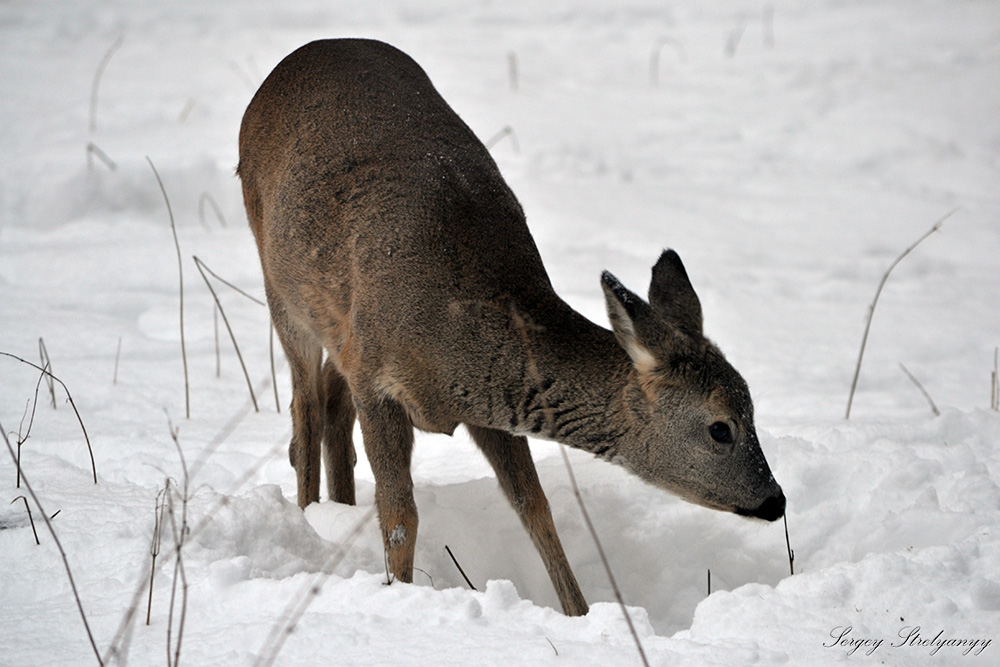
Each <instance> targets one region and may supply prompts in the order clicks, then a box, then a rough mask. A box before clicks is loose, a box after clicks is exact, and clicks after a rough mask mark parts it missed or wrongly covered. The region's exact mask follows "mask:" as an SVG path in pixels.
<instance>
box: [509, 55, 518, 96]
mask: <svg viewBox="0 0 1000 667" xmlns="http://www.w3.org/2000/svg"><path fill="white" fill-rule="evenodd" d="M518 78H519V76H518V67H517V54H516V53H514V52H513V51H508V52H507V83H508V84H509V85H510V92H512V93H516V92H517V91H518V89H519V88H520V83H519V81H518Z"/></svg>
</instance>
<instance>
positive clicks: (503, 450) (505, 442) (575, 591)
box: [468, 426, 589, 616]
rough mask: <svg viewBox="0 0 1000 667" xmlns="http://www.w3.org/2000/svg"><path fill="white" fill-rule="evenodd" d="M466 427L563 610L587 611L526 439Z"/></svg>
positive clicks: (579, 613) (570, 613) (578, 613)
mask: <svg viewBox="0 0 1000 667" xmlns="http://www.w3.org/2000/svg"><path fill="white" fill-rule="evenodd" d="M468 429H469V433H470V434H471V435H472V439H473V440H475V442H476V444H477V445H478V446H479V449H480V450H482V452H483V454H484V455H485V456H486V459H487V460H488V461H489V462H490V465H491V466H493V470H494V471H495V472H496V474H497V481H498V482H499V483H500V488H502V489H503V491H504V494H505V495H506V496H507V499H508V500H509V501H510V504H511V505H513V507H514V510H515V511H516V512H517V514H518V516H520V517H521V523H522V524H524V527H525V529H526V530H527V531H528V534H529V535H531V541H532V542H533V543H534V544H535V548H536V549H537V550H538V553H539V554H540V555H541V557H542V562H544V563H545V569H546V570H547V571H548V573H549V578H550V579H551V580H552V585H553V586H554V587H555V589H556V595H558V596H559V602H560V604H562V608H563V613H565V614H566V615H567V616H583V615H585V614H586V613H587V612H588V611H589V607H588V606H587V600H586V599H584V597H583V592H582V591H581V590H580V585H579V584H578V583H577V582H576V577H575V576H574V575H573V570H572V568H570V566H569V561H568V560H567V559H566V554H565V552H564V551H563V548H562V543H561V542H560V541H559V535H557V534H556V527H555V524H554V523H553V522H552V514H551V513H550V512H549V503H548V500H546V498H545V492H544V491H542V485H541V484H540V483H539V481H538V474H537V472H536V471H535V463H534V461H532V460H531V451H530V450H529V449H528V441H527V439H526V438H524V437H520V436H514V435H511V434H509V433H506V432H504V431H497V430H494V429H488V428H480V427H478V426H468Z"/></svg>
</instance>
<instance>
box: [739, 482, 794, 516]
mask: <svg viewBox="0 0 1000 667" xmlns="http://www.w3.org/2000/svg"><path fill="white" fill-rule="evenodd" d="M736 513H737V514H739V515H740V516H749V517H753V518H755V519H764V521H777V520H778V519H780V518H781V517H783V516H784V515H785V494H784V493H783V492H782V491H781V490H780V489H779V490H778V495H776V496H771V497H770V498H768V499H767V500H765V501H764V502H762V503H761V504H760V507H758V508H757V509H753V510H744V509H738V510H736Z"/></svg>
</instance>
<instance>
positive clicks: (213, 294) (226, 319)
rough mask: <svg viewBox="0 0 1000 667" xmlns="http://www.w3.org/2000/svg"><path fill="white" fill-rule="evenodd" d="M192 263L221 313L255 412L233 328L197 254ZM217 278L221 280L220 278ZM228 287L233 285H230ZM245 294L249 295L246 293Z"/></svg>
mask: <svg viewBox="0 0 1000 667" xmlns="http://www.w3.org/2000/svg"><path fill="white" fill-rule="evenodd" d="M194 265H195V266H196V267H198V272H199V273H201V277H202V279H204V281H205V284H206V285H207V286H208V291H209V292H211V293H212V298H213V299H215V306H216V307H217V308H218V309H219V313H220V314H221V315H222V322H223V323H224V324H225V325H226V331H228V332H229V339H230V340H231V341H233V347H234V348H235V349H236V358H237V359H239V362H240V367H241V368H242V369H243V377H245V378H246V380H247V389H249V390H250V400H252V401H253V409H254V411H255V412H260V408H258V407H257V396H256V395H254V393H253V382H252V381H251V380H250V373H249V372H247V366H246V364H244V363H243V354H242V353H241V352H240V345H239V343H237V342H236V334H234V333H233V328H232V327H231V326H229V318H228V317H226V311H225V310H223V308H222V302H221V301H219V295H218V294H216V293H215V288H214V287H212V283H211V282H210V281H209V280H208V276H207V275H205V270H204V269H205V268H207V267H205V265H204V264H203V263H202V261H201V260H200V259H198V257H197V256H195V257H194ZM209 273H211V271H209ZM212 275H213V276H214V275H215V274H214V273H213V274H212ZM216 278H218V276H216ZM219 279H220V280H221V278H219ZM223 282H225V281H223ZM226 284H228V283H226ZM230 287H233V286H232V285H230ZM234 289H237V290H238V291H241V292H242V290H239V288H236V287H234ZM244 294H245V293H244ZM245 295H246V296H249V295H248V294H245ZM251 298H252V297H251Z"/></svg>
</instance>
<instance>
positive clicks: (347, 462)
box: [323, 359, 357, 505]
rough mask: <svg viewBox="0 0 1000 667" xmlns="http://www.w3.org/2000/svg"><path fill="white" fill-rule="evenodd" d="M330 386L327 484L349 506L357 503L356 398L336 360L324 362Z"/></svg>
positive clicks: (332, 495)
mask: <svg viewBox="0 0 1000 667" xmlns="http://www.w3.org/2000/svg"><path fill="white" fill-rule="evenodd" d="M323 384H324V386H325V387H326V432H325V433H324V435H323V462H324V463H325V465H326V486H327V491H328V493H329V495H330V500H333V501H334V502H338V503H344V504H346V505H354V504H355V494H354V464H355V463H356V462H357V455H356V454H355V452H354V442H353V436H354V417H355V411H354V399H353V397H352V396H351V389H350V387H348V386H347V382H346V381H345V380H344V378H343V376H342V375H341V374H340V373H339V372H338V371H337V368H336V366H334V364H333V362H332V361H330V360H329V359H327V361H326V363H325V364H324V365H323Z"/></svg>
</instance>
